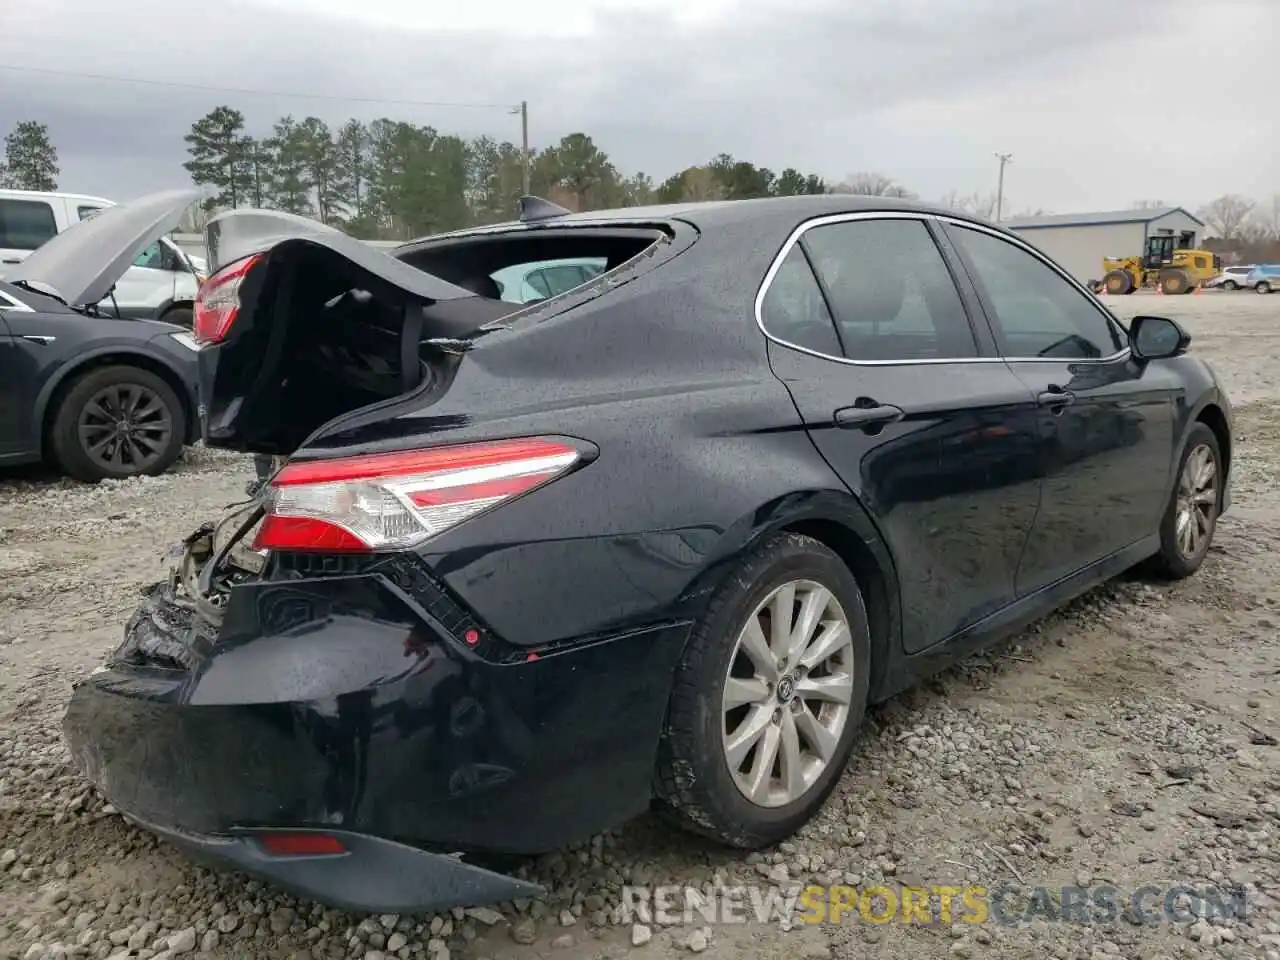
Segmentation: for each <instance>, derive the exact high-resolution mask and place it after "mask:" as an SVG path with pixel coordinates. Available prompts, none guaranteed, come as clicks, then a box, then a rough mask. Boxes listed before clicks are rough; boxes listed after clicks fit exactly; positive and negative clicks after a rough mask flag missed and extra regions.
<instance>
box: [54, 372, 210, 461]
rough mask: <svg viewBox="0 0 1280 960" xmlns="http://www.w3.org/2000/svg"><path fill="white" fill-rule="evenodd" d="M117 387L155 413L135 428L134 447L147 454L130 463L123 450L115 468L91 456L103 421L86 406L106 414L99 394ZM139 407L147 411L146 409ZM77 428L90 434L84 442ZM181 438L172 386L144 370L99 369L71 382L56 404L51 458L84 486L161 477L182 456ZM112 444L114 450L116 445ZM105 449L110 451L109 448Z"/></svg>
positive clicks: (180, 412)
mask: <svg viewBox="0 0 1280 960" xmlns="http://www.w3.org/2000/svg"><path fill="white" fill-rule="evenodd" d="M122 388H123V390H124V391H126V392H131V391H132V392H137V393H138V394H139V395H140V396H143V397H148V398H150V399H151V400H152V401H153V402H154V407H155V408H156V410H157V411H158V413H157V414H156V415H155V416H147V417H144V418H143V419H142V420H139V421H138V424H137V428H139V434H138V435H139V440H138V441H137V442H135V444H134V446H133V449H136V450H139V451H141V452H145V453H146V454H147V456H145V457H138V458H136V459H135V458H131V457H130V456H129V455H128V452H127V451H126V452H125V453H123V454H122V455H121V457H120V463H119V464H118V465H116V464H113V463H111V462H109V460H110V458H109V457H100V456H95V455H94V453H92V452H91V449H90V442H91V441H92V440H93V439H94V437H95V436H100V435H103V432H104V431H105V430H106V428H105V427H100V426H99V424H100V423H101V421H102V418H101V417H94V416H93V412H92V410H90V408H91V406H92V405H94V404H95V402H97V403H98V404H99V409H101V410H103V411H106V412H110V411H109V410H108V407H109V406H110V404H106V403H105V401H100V400H99V398H100V397H101V396H102V395H103V394H104V393H110V392H112V391H120V390H121V389H122ZM140 409H142V412H143V413H146V411H148V410H150V409H151V406H150V405H148V406H147V407H145V408H141V407H140ZM165 423H167V425H168V429H167V431H165V432H163V433H162V432H161V425H162V424H165ZM82 424H85V429H86V431H94V432H93V433H90V435H89V436H88V437H87V438H86V439H83V440H82V438H81V434H82V432H83V431H82V430H81V426H82ZM185 436H186V411H185V410H184V408H183V406H182V402H181V401H180V400H179V399H178V396H177V394H176V393H174V391H173V388H172V387H170V386H169V384H167V383H165V381H164V380H163V379H161V378H160V377H158V376H156V375H155V374H154V373H152V372H150V371H149V370H143V369H142V368H141V367H133V366H111V367H98V368H97V369H94V370H90V371H88V372H87V373H85V374H83V375H81V376H80V377H78V378H76V380H75V381H74V382H73V383H72V384H71V385H70V387H69V388H68V389H67V390H66V392H65V393H63V395H62V398H61V400H60V401H58V407H57V410H56V411H55V413H54V417H53V425H52V429H51V431H50V441H51V446H52V449H53V456H54V459H56V460H57V462H58V465H59V466H60V467H61V468H62V470H63V472H65V473H66V474H67V475H68V476H70V477H72V478H73V479H75V480H80V481H82V482H84V483H97V482H98V481H99V480H105V479H108V478H124V477H132V476H137V475H139V474H148V475H152V476H154V475H156V474H160V473H164V472H165V471H166V470H168V469H169V467H171V466H172V465H173V463H174V461H175V460H177V459H178V457H179V456H180V455H181V454H182V447H183V443H184V439H185ZM144 441H145V442H144ZM116 446H119V441H117V442H116ZM110 449H113V448H112V447H111V446H110V444H108V450H110Z"/></svg>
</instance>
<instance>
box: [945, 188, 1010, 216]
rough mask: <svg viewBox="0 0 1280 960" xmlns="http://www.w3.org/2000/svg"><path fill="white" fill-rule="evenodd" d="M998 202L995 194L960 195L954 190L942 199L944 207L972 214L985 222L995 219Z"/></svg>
mask: <svg viewBox="0 0 1280 960" xmlns="http://www.w3.org/2000/svg"><path fill="white" fill-rule="evenodd" d="M997 202H998V200H997V197H996V195H995V194H994V193H969V194H960V193H957V192H956V191H955V190H952V191H951V192H950V193H948V194H947V195H946V196H945V197H943V198H942V205H943V206H944V207H948V208H950V209H952V210H961V211H963V212H965V213H971V214H973V215H974V216H975V217H981V218H982V219H984V220H991V219H992V218H994V217H995V215H996V204H997Z"/></svg>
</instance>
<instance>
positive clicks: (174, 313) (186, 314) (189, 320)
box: [160, 307, 196, 330]
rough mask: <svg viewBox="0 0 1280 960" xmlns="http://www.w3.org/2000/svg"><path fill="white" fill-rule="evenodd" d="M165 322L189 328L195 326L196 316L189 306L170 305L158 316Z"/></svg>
mask: <svg viewBox="0 0 1280 960" xmlns="http://www.w3.org/2000/svg"><path fill="white" fill-rule="evenodd" d="M160 319H161V320H163V321H164V322H165V323H172V324H173V325H174V326H176V327H182V328H183V329H184V330H190V329H191V328H192V327H193V326H195V322H196V316H195V313H193V312H192V310H191V308H190V307H170V308H169V309H168V310H166V311H165V312H164V313H163V314H162V315H161V317H160Z"/></svg>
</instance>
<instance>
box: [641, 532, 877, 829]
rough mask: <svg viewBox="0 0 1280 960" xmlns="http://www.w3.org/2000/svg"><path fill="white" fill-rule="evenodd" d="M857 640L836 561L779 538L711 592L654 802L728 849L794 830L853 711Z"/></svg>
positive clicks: (853, 606)
mask: <svg viewBox="0 0 1280 960" xmlns="http://www.w3.org/2000/svg"><path fill="white" fill-rule="evenodd" d="M870 651H871V646H870V628H869V626H868V622H867V613H866V607H865V606H864V604H863V600H862V593H861V591H860V590H859V589H858V584H857V582H856V581H855V580H854V577H853V575H852V574H851V573H850V571H849V569H848V567H847V566H845V564H844V562H843V561H842V560H841V559H840V558H839V557H838V556H837V555H836V554H835V553H833V552H832V551H831V550H829V549H828V548H827V547H826V546H824V545H823V544H821V543H819V542H818V541H816V540H813V539H811V538H809V537H803V536H799V535H796V534H780V535H778V536H775V537H772V538H770V539H769V540H767V541H766V542H765V543H763V544H762V545H761V546H760V547H758V548H757V549H756V550H755V551H754V552H753V553H751V554H750V555H749V556H748V557H747V558H746V559H745V560H744V561H743V562H742V564H741V566H740V567H739V568H738V570H736V571H735V572H734V573H733V574H732V575H730V576H729V577H728V578H727V579H726V581H725V582H724V583H722V584H721V586H720V587H719V588H718V589H717V590H716V592H715V593H714V595H713V596H712V599H711V601H710V603H709V604H708V607H707V610H706V612H705V613H704V614H703V616H702V617H701V618H700V620H699V621H698V623H697V624H696V625H695V627H694V630H693V632H692V634H691V636H690V639H689V643H688V646H687V647H686V649H685V654H684V657H683V659H682V661H681V663H680V666H679V668H678V669H677V672H676V676H675V682H674V686H673V689H672V694H671V702H670V707H669V709H668V716H667V723H666V727H665V729H664V731H663V738H662V742H661V745H660V750H659V762H658V794H659V797H660V802H661V804H662V806H663V807H664V808H665V810H666V812H668V813H670V814H672V815H674V816H675V817H676V819H677V820H678V821H679V822H680V823H681V825H682V826H684V827H686V828H688V829H691V830H693V831H696V832H698V833H701V834H703V835H705V836H709V837H711V838H712V839H714V840H717V841H718V842H720V843H724V844H727V845H729V846H734V847H741V848H755V847H761V846H767V845H769V844H772V843H777V842H778V841H780V840H782V839H785V838H786V837H788V836H790V835H791V834H793V833H795V831H796V830H798V829H800V827H802V826H803V825H804V824H805V823H807V822H808V821H809V820H810V819H812V817H813V816H814V815H815V814H816V813H817V812H818V810H819V809H820V808H821V807H822V805H823V803H825V801H826V799H827V797H828V796H829V795H830V794H831V791H832V790H834V789H835V787H836V785H837V784H838V782H839V779H840V775H841V773H842V772H843V770H844V766H845V763H846V762H847V760H848V758H849V754H850V752H851V751H852V750H853V745H854V742H855V739H856V736H857V733H858V729H859V728H860V727H861V725H862V718H863V714H864V712H865V710H866V703H867V690H868V677H869V671H870V660H871V653H870Z"/></svg>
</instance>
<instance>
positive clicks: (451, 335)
mask: <svg viewBox="0 0 1280 960" xmlns="http://www.w3.org/2000/svg"><path fill="white" fill-rule="evenodd" d="M206 242H207V245H208V250H209V256H210V261H211V263H210V269H211V270H212V271H213V276H212V277H211V278H210V280H209V281H208V282H207V283H206V284H205V286H204V287H202V289H201V294H200V301H199V302H198V303H197V305H196V331H197V336H198V337H201V338H202V339H204V341H205V342H204V343H203V346H202V348H201V351H200V387H201V400H202V408H203V409H202V414H203V419H204V432H205V442H206V443H207V444H208V445H210V446H216V447H226V448H230V449H236V450H242V451H246V452H252V453H261V454H271V455H276V456H279V455H286V456H287V455H288V454H291V453H292V452H293V451H294V450H296V449H297V448H298V447H299V446H301V445H302V444H303V443H304V442H305V441H306V439H307V437H308V436H310V435H311V434H312V433H313V432H314V431H315V430H316V429H317V428H319V427H320V426H321V425H323V424H325V423H327V422H329V421H331V420H332V419H334V418H335V417H338V416H340V415H342V414H344V413H348V412H351V411H354V410H358V409H361V408H364V407H368V406H371V405H375V404H379V403H383V402H386V401H389V400H393V399H395V398H397V397H399V396H402V395H404V394H406V393H409V392H412V391H415V390H419V389H423V388H430V387H431V386H432V385H439V384H442V383H444V382H446V381H447V378H448V375H449V371H450V369H451V366H452V365H456V363H457V360H458V357H459V355H460V352H461V351H462V350H465V348H466V346H467V341H468V340H469V339H470V338H472V337H474V336H475V335H476V334H477V332H478V331H479V330H480V329H481V328H482V327H484V326H485V325H486V324H488V323H490V322H492V321H494V320H497V319H500V318H502V317H504V316H506V315H507V314H509V313H511V312H513V311H514V310H517V309H519V305H518V304H511V303H505V302H502V301H499V300H493V299H489V298H486V297H482V296H478V295H476V294H474V293H472V292H471V291H470V290H467V289H464V288H463V287H460V286H457V285H455V284H453V283H450V282H448V281H446V280H443V279H441V278H440V277H437V276H434V275H432V274H430V273H427V272H425V271H423V270H419V269H417V268H416V267H413V266H411V265H409V264H408V263H405V262H403V261H401V260H398V259H396V258H394V257H392V256H389V255H388V254H386V253H384V252H382V251H381V250H379V249H377V248H375V247H372V246H370V245H369V244H367V243H364V242H363V241H361V240H356V239H355V238H353V237H349V236H347V235H346V234H344V233H341V232H340V231H337V230H334V229H332V228H330V227H326V226H324V225H322V224H319V223H317V222H315V221H311V220H306V219H305V218H302V217H294V216H291V215H289V214H284V213H278V212H274V211H262V210H238V211H232V212H230V213H227V214H224V215H222V216H220V217H217V218H215V219H214V220H212V221H210V223H209V225H208V228H207V230H206ZM246 267H247V269H246ZM228 276H232V277H233V278H234V290H233V291H232V293H231V294H230V296H227V295H226V291H227V289H228V288H229V285H227V284H226V283H225V282H224V279H223V278H226V277H228ZM215 304H216V309H217V310H220V311H223V313H222V314H221V315H220V316H221V317H222V319H224V320H225V317H226V313H225V311H227V310H231V314H232V319H231V320H230V321H229V322H228V324H227V326H226V329H219V330H216V331H215V332H213V333H210V332H209V331H210V329H212V328H211V327H210V325H209V324H204V325H203V326H204V328H205V329H204V331H203V333H202V319H203V318H204V317H203V315H206V314H208V313H209V312H210V311H212V310H214V309H215ZM228 304H230V306H228Z"/></svg>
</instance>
